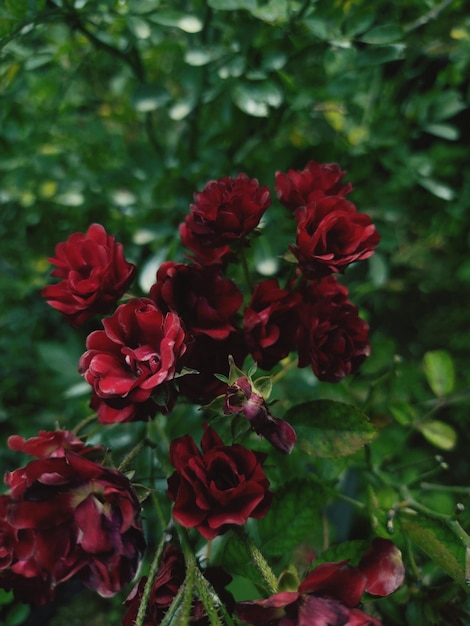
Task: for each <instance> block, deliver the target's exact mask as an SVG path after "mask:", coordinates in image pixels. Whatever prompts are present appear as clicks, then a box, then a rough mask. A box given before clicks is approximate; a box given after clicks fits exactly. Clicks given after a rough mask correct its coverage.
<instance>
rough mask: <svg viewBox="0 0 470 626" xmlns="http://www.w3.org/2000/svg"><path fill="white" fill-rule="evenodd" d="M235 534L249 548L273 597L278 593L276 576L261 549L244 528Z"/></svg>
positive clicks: (252, 559) (254, 563) (253, 560)
mask: <svg viewBox="0 0 470 626" xmlns="http://www.w3.org/2000/svg"><path fill="white" fill-rule="evenodd" d="M235 532H236V533H237V535H238V537H239V538H240V539H241V540H242V541H243V543H245V545H246V547H247V548H248V551H249V553H250V556H251V561H252V563H253V565H254V566H255V567H256V569H257V570H258V572H259V573H260V574H261V577H262V578H263V580H264V582H265V583H266V587H267V589H268V591H269V593H270V594H271V595H272V594H275V593H277V579H276V576H275V575H274V572H273V570H272V569H271V567H270V566H269V565H268V562H267V561H266V559H265V558H264V556H263V555H262V553H261V551H260V550H259V548H258V547H257V546H256V545H255V544H254V543H253V541H252V539H251V537H250V536H249V535H248V533H247V532H246V530H245V529H244V528H242V527H240V528H236V529H235Z"/></svg>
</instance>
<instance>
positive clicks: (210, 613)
mask: <svg viewBox="0 0 470 626" xmlns="http://www.w3.org/2000/svg"><path fill="white" fill-rule="evenodd" d="M193 558H194V557H193ZM208 587H209V583H208V581H207V580H206V579H205V578H204V576H203V575H202V572H201V571H200V570H199V569H197V571H196V589H197V592H198V595H199V598H200V599H201V602H202V605H203V607H204V610H205V612H206V614H207V617H208V618H209V622H210V625H211V626H223V624H222V621H221V619H220V616H219V613H218V611H217V608H216V605H215V602H214V600H215V598H217V597H218V596H217V594H216V593H215V592H214V593H211V591H210V590H209V588H208ZM212 591H213V590H212ZM214 596H215V597H214ZM220 604H221V603H220Z"/></svg>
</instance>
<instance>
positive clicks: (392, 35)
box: [360, 24, 403, 45]
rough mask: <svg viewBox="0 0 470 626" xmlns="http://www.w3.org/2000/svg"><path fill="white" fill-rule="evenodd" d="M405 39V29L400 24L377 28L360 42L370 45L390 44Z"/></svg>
mask: <svg viewBox="0 0 470 626" xmlns="http://www.w3.org/2000/svg"><path fill="white" fill-rule="evenodd" d="M402 37H403V29H402V28H401V26H400V25H399V24H383V25H382V26H376V27H375V28H372V29H371V30H370V31H369V32H367V33H366V34H365V35H363V36H362V37H361V38H360V41H362V42H363V43H368V44H379V45H383V44H389V43H395V42H396V41H400V39H401V38H402Z"/></svg>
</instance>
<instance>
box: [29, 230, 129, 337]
mask: <svg viewBox="0 0 470 626" xmlns="http://www.w3.org/2000/svg"><path fill="white" fill-rule="evenodd" d="M48 261H49V262H50V263H52V264H53V265H55V266H56V269H54V270H53V271H52V272H51V275H52V276H56V277H58V278H60V279H61V281H60V282H59V283H57V284H55V285H48V286H46V287H44V289H43V290H42V292H41V293H42V296H43V297H44V298H45V299H46V300H47V302H48V303H49V304H50V305H51V306H52V307H54V308H55V309H57V310H58V311H60V312H61V313H62V315H64V317H66V318H67V320H68V321H69V323H70V324H71V325H72V326H80V325H81V324H83V322H85V321H86V320H87V319H89V318H90V317H92V316H93V315H96V314H105V313H108V312H109V311H110V310H111V309H112V308H113V307H114V305H115V304H116V302H117V301H118V300H119V298H121V297H122V295H123V294H124V293H125V291H126V289H128V287H129V286H130V284H131V283H132V281H133V279H134V275H135V271H136V268H135V266H134V265H133V264H132V263H129V262H128V261H126V259H125V258H124V254H123V250H122V245H121V244H120V243H116V241H115V239H114V237H112V236H111V235H108V234H107V232H106V231H105V229H104V228H103V226H101V224H92V225H91V226H90V227H89V228H88V230H87V232H86V233H72V234H71V235H70V237H69V238H68V239H67V241H63V242H61V243H58V244H57V246H56V249H55V256H54V257H51V258H49V259H48Z"/></svg>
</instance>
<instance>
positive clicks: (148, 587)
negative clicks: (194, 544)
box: [135, 534, 166, 626]
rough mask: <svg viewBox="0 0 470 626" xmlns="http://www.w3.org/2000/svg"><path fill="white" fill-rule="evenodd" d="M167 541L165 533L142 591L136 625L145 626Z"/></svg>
mask: <svg viewBox="0 0 470 626" xmlns="http://www.w3.org/2000/svg"><path fill="white" fill-rule="evenodd" d="M165 543H166V541H165V534H163V537H162V539H161V541H160V543H159V544H158V548H157V551H156V552H155V556H154V557H153V561H152V563H151V565H150V570H149V573H148V578H147V582H146V583H145V587H144V591H143V593H142V600H141V601H140V605H139V610H138V612H137V617H136V620H135V626H144V622H145V614H146V612H147V606H148V603H149V600H150V593H151V591H152V586H153V581H154V578H155V575H156V573H157V570H158V566H159V564H160V558H161V556H162V552H163V548H164V546H165Z"/></svg>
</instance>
